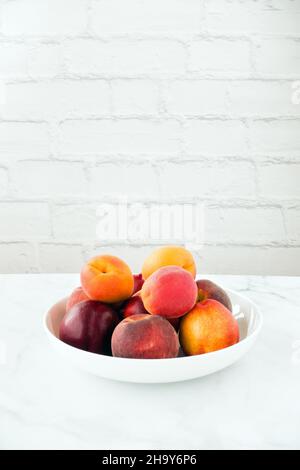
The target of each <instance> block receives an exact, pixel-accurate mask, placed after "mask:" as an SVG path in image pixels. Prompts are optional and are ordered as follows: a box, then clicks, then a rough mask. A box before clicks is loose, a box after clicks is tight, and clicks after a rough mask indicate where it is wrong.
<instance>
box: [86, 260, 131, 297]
mask: <svg viewBox="0 0 300 470" xmlns="http://www.w3.org/2000/svg"><path fill="white" fill-rule="evenodd" d="M81 285H82V288H83V290H84V292H85V293H86V294H87V295H88V297H89V298H90V299H92V300H100V301H101V302H106V303H115V302H120V301H123V300H126V299H127V298H128V297H130V296H131V294H132V292H133V285H134V280H133V275H132V273H131V271H130V268H129V266H127V264H126V263H124V261H122V260H121V259H120V258H117V257H116V256H111V255H101V256H95V257H94V258H92V259H90V260H89V261H88V262H87V263H86V265H85V266H84V267H83V268H82V270H81Z"/></svg>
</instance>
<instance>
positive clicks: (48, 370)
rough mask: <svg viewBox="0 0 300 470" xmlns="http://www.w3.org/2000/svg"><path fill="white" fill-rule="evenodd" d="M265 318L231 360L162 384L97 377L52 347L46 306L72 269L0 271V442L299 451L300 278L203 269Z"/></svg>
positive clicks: (66, 288)
mask: <svg viewBox="0 0 300 470" xmlns="http://www.w3.org/2000/svg"><path fill="white" fill-rule="evenodd" d="M208 277H209V278H210V279H212V280H215V281H216V282H219V283H220V284H221V285H223V286H225V287H228V288H231V289H234V290H237V291H239V292H242V293H243V294H244V295H247V296H249V297H250V298H251V299H252V300H254V301H255V302H256V303H257V304H258V305H259V306H260V308H261V311H262V314H263V317H264V326H263V330H262V332H261V335H260V337H259V339H258V340H257V343H256V344H255V346H254V347H253V349H252V350H251V351H250V352H249V353H248V354H247V355H246V356H245V357H244V358H243V359H242V360H241V361H240V362H238V363H236V364H235V365H233V366H232V367H230V368H228V369H225V370H223V371H221V372H218V373H216V374H213V375H211V376H207V377H204V378H200V379H197V380H193V381H189V382H182V383H175V384H161V385H146V384H127V383H121V382H120V383H118V382H113V381H109V380H104V379H99V378H97V377H93V376H90V375H88V374H86V373H84V372H81V371H79V370H77V369H76V368H74V367H71V366H70V365H69V364H68V363H65V362H64V361H63V360H61V358H60V357H59V356H58V355H57V354H56V353H55V352H54V351H53V350H52V349H51V348H50V345H49V344H48V341H47V338H46V336H45V334H44V331H43V328H42V318H43V315H44V312H45V311H46V310H47V309H48V308H49V307H50V306H51V305H52V304H53V303H54V302H56V300H58V299H59V298H61V297H64V296H66V295H67V294H68V293H69V292H70V291H71V290H72V288H73V287H75V286H76V285H78V275H73V274H29V275H0V292H1V309H0V448H2V449H78V448H79V449H128V448H138V449H139V448H149V449H215V448H218V449H254V448H255V449H299V448H300V399H299V396H300V295H299V292H300V278H295V277H258V276H208Z"/></svg>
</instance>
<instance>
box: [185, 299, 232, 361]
mask: <svg viewBox="0 0 300 470" xmlns="http://www.w3.org/2000/svg"><path fill="white" fill-rule="evenodd" d="M179 338H180V344H181V346H182V349H183V351H184V352H185V354H187V355H189V356H193V355H195V354H203V353H208V352H212V351H217V350H218V349H223V348H227V347H228V346H232V345H233V344H235V343H237V342H238V341H239V327H238V323H237V321H236V319H235V318H234V317H233V315H232V313H231V312H230V311H229V310H228V309H227V308H226V307H224V305H222V304H221V303H220V302H218V301H217V300H212V299H208V300H204V301H203V302H198V303H197V304H196V305H195V307H194V308H193V309H192V310H191V311H190V312H189V313H187V314H186V315H185V316H184V317H183V318H182V320H181V323H180V330H179Z"/></svg>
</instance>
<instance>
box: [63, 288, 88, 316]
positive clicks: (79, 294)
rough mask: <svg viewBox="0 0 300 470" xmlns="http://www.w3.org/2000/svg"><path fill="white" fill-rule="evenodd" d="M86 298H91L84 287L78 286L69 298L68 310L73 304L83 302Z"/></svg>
mask: <svg viewBox="0 0 300 470" xmlns="http://www.w3.org/2000/svg"><path fill="white" fill-rule="evenodd" d="M84 300H90V298H89V297H88V296H87V295H86V293H85V292H84V290H83V289H82V287H76V289H74V290H73V292H72V293H71V295H70V297H69V298H68V300H67V304H66V312H68V310H70V308H72V307H73V305H76V304H78V303H79V302H83V301H84Z"/></svg>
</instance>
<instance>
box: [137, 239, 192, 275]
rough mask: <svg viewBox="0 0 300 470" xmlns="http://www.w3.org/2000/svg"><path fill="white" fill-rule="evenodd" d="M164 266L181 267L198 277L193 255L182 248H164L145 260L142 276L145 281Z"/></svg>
mask: <svg viewBox="0 0 300 470" xmlns="http://www.w3.org/2000/svg"><path fill="white" fill-rule="evenodd" d="M163 266H180V267H181V268H183V269H185V270H186V271H188V272H190V273H191V275H192V276H193V277H195V276H196V265H195V261H194V258H193V255H192V253H190V251H188V250H186V249H185V248H183V247H182V246H163V247H161V248H157V249H156V250H154V251H153V252H152V253H150V255H149V256H148V257H147V258H146V259H145V261H144V264H143V268H142V275H143V278H144V279H147V278H148V277H149V276H151V274H152V273H154V271H156V270H157V269H159V268H162V267H163Z"/></svg>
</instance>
